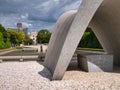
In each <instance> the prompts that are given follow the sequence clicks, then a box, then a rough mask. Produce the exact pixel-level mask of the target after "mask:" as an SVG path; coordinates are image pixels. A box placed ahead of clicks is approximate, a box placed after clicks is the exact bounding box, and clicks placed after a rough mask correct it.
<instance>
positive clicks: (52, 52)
mask: <svg viewBox="0 0 120 90" xmlns="http://www.w3.org/2000/svg"><path fill="white" fill-rule="evenodd" d="M102 1H103V0H83V1H82V3H81V5H80V7H79V10H78V11H77V12H74V11H71V12H67V13H65V14H63V15H62V16H61V17H60V18H59V19H58V21H57V23H56V26H55V28H54V31H53V34H52V37H51V39H50V43H49V47H48V51H47V54H46V58H45V62H44V64H45V66H46V67H47V68H48V69H49V70H50V71H51V73H52V75H53V77H52V79H53V80H55V79H62V77H63V75H64V72H65V70H66V69H67V67H68V65H69V63H70V60H71V58H72V56H73V54H74V52H75V50H76V48H77V45H78V43H79V41H80V39H81V37H82V35H83V33H84V32H85V30H86V28H87V26H88V25H89V22H90V21H91V19H92V17H93V16H94V14H95V12H96V10H97V9H98V7H99V6H100V4H101V3H102Z"/></svg>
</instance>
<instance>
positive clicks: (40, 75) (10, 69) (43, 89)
mask: <svg viewBox="0 0 120 90" xmlns="http://www.w3.org/2000/svg"><path fill="white" fill-rule="evenodd" d="M49 78H51V74H50V72H49V71H48V70H47V69H46V68H45V67H44V66H43V65H42V64H40V63H38V62H36V61H29V62H3V63H0V90H120V73H93V72H92V73H86V72H82V71H77V70H76V71H75V70H74V71H66V72H65V75H64V77H63V80H61V81H50V80H49Z"/></svg>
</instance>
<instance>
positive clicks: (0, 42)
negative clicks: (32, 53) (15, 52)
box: [0, 32, 10, 49]
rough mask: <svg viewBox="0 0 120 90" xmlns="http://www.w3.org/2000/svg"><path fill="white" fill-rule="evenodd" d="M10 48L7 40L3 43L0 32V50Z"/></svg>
mask: <svg viewBox="0 0 120 90" xmlns="http://www.w3.org/2000/svg"><path fill="white" fill-rule="evenodd" d="M9 47H10V41H9V40H8V39H7V41H6V42H4V37H3V34H2V33H1V32H0V49H5V48H9Z"/></svg>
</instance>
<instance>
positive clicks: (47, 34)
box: [37, 29, 51, 43]
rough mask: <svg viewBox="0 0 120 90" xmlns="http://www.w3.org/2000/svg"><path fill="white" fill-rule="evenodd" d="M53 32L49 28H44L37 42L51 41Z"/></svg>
mask: <svg viewBox="0 0 120 90" xmlns="http://www.w3.org/2000/svg"><path fill="white" fill-rule="evenodd" d="M50 37H51V33H50V32H49V31H48V30H47V29H42V30H40V31H39V32H38V34H37V43H49V40H50Z"/></svg>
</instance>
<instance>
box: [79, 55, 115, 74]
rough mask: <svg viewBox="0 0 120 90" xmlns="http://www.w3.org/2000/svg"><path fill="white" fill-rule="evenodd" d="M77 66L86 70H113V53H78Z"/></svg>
mask: <svg viewBox="0 0 120 90" xmlns="http://www.w3.org/2000/svg"><path fill="white" fill-rule="evenodd" d="M77 57H78V67H79V68H81V69H82V70H84V71H87V72H104V71H105V72H111V71H113V55H82V54H78V55H77Z"/></svg>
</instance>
